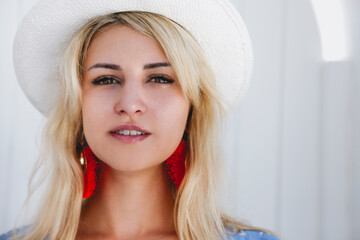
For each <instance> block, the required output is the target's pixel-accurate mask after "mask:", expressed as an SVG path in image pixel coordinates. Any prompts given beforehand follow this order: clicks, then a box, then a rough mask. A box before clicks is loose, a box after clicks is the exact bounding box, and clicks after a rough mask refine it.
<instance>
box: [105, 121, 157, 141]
mask: <svg viewBox="0 0 360 240" xmlns="http://www.w3.org/2000/svg"><path fill="white" fill-rule="evenodd" d="M120 130H136V131H140V132H143V133H146V134H145V135H136V136H132V135H119V134H116V133H115V132H117V131H120ZM110 134H111V136H113V137H114V138H115V139H117V140H119V141H120V142H123V143H136V142H140V141H143V140H145V139H146V138H147V137H149V136H150V134H151V133H150V132H149V131H147V130H146V129H144V128H142V127H139V126H137V125H134V124H127V125H120V126H117V127H115V128H113V129H112V130H110Z"/></svg>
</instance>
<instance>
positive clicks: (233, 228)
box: [18, 12, 269, 240]
mask: <svg viewBox="0 0 360 240" xmlns="http://www.w3.org/2000/svg"><path fill="white" fill-rule="evenodd" d="M118 25H123V26H129V27H131V28H133V29H135V30H137V31H139V32H140V33H143V34H145V35H146V36H149V37H151V38H153V39H155V40H156V41H158V42H159V44H160V45H161V47H162V48H163V50H164V52H165V54H166V56H167V58H168V60H169V62H170V64H171V66H172V68H173V69H174V71H175V73H176V75H177V78H178V79H179V82H180V85H181V89H182V91H183V93H184V94H185V95H186V96H187V97H188V98H189V99H190V101H191V110H190V113H189V118H188V123H187V132H188V146H189V151H188V154H187V157H186V163H187V169H186V174H185V177H184V179H183V181H182V184H181V186H180V188H179V189H178V190H176V188H175V187H173V193H174V194H173V197H174V200H175V207H174V222H175V229H176V233H177V236H178V238H179V239H180V240H195V239H207V240H219V239H225V238H226V236H227V235H228V234H234V233H238V232H239V231H241V230H261V231H265V232H269V231H267V230H265V229H260V228H255V227H251V226H248V225H245V224H243V223H241V222H239V221H237V220H235V219H233V218H231V217H229V216H227V215H226V214H224V213H223V211H222V209H221V207H220V204H219V203H218V201H217V194H218V192H217V189H218V187H219V184H218V183H220V182H221V181H220V180H221V179H222V170H221V169H222V166H223V164H222V163H221V159H220V154H219V147H218V146H219V144H218V142H217V139H218V136H219V135H218V134H219V129H220V128H219V127H220V126H221V122H222V119H221V116H223V114H224V110H223V107H222V106H223V104H222V102H221V97H220V96H219V94H218V92H217V90H216V84H215V78H214V74H213V72H212V70H211V67H210V66H209V64H208V62H207V60H206V58H205V56H204V53H203V51H202V49H201V47H200V45H199V44H198V43H197V42H196V40H195V39H194V37H193V36H192V35H191V33H190V32H188V31H187V30H186V29H185V28H184V27H182V26H181V25H179V24H178V23H176V22H174V21H172V20H170V19H169V18H166V17H164V16H161V15H158V14H154V13H148V12H121V13H113V14H108V15H104V16H100V17H97V18H94V19H91V20H90V21H89V22H88V23H87V24H85V25H84V26H83V27H82V28H81V29H80V30H79V31H77V32H76V33H75V35H74V36H73V38H72V40H71V42H70V44H69V45H68V47H67V49H66V50H65V51H64V55H63V58H62V62H61V64H60V82H61V83H60V84H61V88H60V89H61V93H60V97H59V99H58V102H57V106H56V107H55V108H54V110H53V112H52V113H51V115H50V116H49V119H48V121H47V124H46V126H45V128H44V131H43V136H42V142H41V149H40V150H41V151H40V156H39V159H38V161H37V163H36V166H35V168H34V170H33V173H32V177H31V180H30V183H29V196H28V199H29V198H30V197H31V195H32V194H33V192H34V191H35V190H36V188H37V187H38V186H39V184H41V182H42V181H43V179H44V178H46V177H49V179H50V184H49V187H48V189H47V191H46V195H44V199H43V203H42V205H41V206H42V207H41V210H40V211H39V212H38V215H37V216H36V219H35V221H34V222H33V224H32V225H31V226H30V227H29V228H28V229H27V231H26V232H25V236H21V235H18V237H20V238H22V239H27V240H30V239H32V240H35V239H45V238H46V239H49V240H55V239H75V237H76V234H77V230H78V226H79V221H80V213H81V210H82V206H83V204H84V201H86V200H83V198H82V196H83V189H84V180H83V172H82V168H81V165H80V162H79V151H78V150H77V146H79V143H80V142H81V137H82V114H81V101H82V71H83V68H82V66H83V63H84V60H85V58H86V55H87V50H88V47H89V45H90V42H91V40H92V38H93V36H94V35H95V34H97V33H98V32H100V31H104V30H106V29H107V28H110V27H113V26H118ZM40 169H42V170H43V171H40ZM39 172H40V175H41V176H43V177H42V178H39V181H37V182H34V176H35V175H36V174H38V173H39ZM28 199H27V201H28Z"/></svg>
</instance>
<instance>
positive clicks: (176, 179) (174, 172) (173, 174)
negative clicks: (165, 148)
mask: <svg viewBox="0 0 360 240" xmlns="http://www.w3.org/2000/svg"><path fill="white" fill-rule="evenodd" d="M186 153H187V146H186V141H185V140H184V139H183V140H181V142H180V144H179V146H178V147H177V148H176V150H175V152H174V153H173V154H172V155H171V156H170V157H169V158H168V159H167V160H166V162H165V169H166V170H167V173H168V175H169V177H170V179H171V181H172V182H173V183H174V184H175V185H176V189H179V187H180V184H181V182H182V180H183V178H184V176H185V169H186V166H185V158H186Z"/></svg>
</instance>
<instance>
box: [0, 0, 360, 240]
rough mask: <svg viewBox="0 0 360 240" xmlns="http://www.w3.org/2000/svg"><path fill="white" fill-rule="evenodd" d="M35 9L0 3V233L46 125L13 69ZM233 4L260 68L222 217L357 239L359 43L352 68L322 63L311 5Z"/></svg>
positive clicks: (347, 63) (232, 133) (352, 6)
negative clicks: (21, 29) (15, 46)
mask: <svg viewBox="0 0 360 240" xmlns="http://www.w3.org/2000/svg"><path fill="white" fill-rule="evenodd" d="M34 2H35V1H34V0H17V1H14V0H0V31H1V38H0V53H1V54H0V79H1V80H0V81H1V84H0V114H1V115H0V153H1V158H0V159H1V160H0V163H1V168H0V232H4V231H6V230H8V229H10V228H12V227H14V224H15V220H16V217H17V215H18V214H19V212H20V208H21V205H22V203H23V202H24V200H25V198H26V191H27V190H26V188H27V182H28V179H29V176H30V171H31V169H32V167H33V165H34V162H35V160H36V157H37V154H38V148H39V142H40V131H41V127H42V126H43V125H44V122H45V119H44V118H43V117H42V116H41V114H40V113H39V112H38V111H37V110H36V109H35V108H34V107H33V106H32V105H31V104H30V103H29V102H28V101H27V99H26V97H25V96H24V94H23V93H22V92H21V89H20V87H19V85H18V83H17V81H16V79H15V74H14V71H13V66H12V40H13V37H14V35H15V31H16V27H17V25H18V23H19V21H20V20H21V18H22V17H23V16H24V14H25V13H26V11H27V10H28V9H29V8H31V6H32V5H33V4H34ZM232 2H233V3H234V5H235V6H236V7H237V8H238V10H239V12H240V13H241V15H242V17H243V18H244V21H245V23H246V24H247V26H248V30H249V33H250V35H251V38H252V41H253V47H254V57H255V67H254V76H253V81H252V83H251V86H250V89H249V91H248V94H247V95H246V97H245V98H244V100H243V102H242V103H241V104H239V106H238V107H237V108H236V109H235V111H234V112H233V113H232V114H231V115H230V117H229V120H228V126H227V131H226V135H225V139H226V140H225V143H224V145H225V156H226V160H225V161H224V162H225V163H226V166H227V171H228V172H227V176H228V179H229V180H228V184H227V186H228V189H229V191H227V192H226V191H225V192H224V193H223V194H222V196H221V197H222V199H223V204H224V208H225V210H226V211H227V212H228V213H229V214H231V215H232V216H235V217H237V218H239V219H241V220H245V221H247V222H248V223H251V224H253V225H255V226H261V227H266V228H269V229H271V230H273V231H275V232H276V233H278V234H280V236H282V239H289V240H303V239H307V240H325V239H326V240H340V239H341V240H356V239H360V175H359V174H360V161H359V160H360V124H359V122H360V49H359V44H353V46H352V51H351V56H350V57H349V58H348V59H346V60H344V61H337V62H324V61H323V59H322V52H321V41H320V34H319V28H318V25H317V23H316V19H315V15H314V10H313V8H312V5H311V3H310V1H309V0H232ZM346 3H347V6H348V8H347V10H346V15H347V16H348V17H349V19H350V21H349V22H348V24H349V27H350V29H351V31H350V34H349V37H350V38H351V39H352V42H353V43H359V42H360V16H359V15H360V14H359V13H360V2H359V1H357V0H347V1H346ZM330 27H331V26H330ZM40 67H41V66H40ZM40 192H41V191H40ZM39 194H40V193H39ZM39 194H37V195H36V196H35V198H34V200H33V201H32V202H31V205H30V213H29V216H31V212H34V211H35V209H36V202H37V199H38V198H39ZM20 223H21V221H20Z"/></svg>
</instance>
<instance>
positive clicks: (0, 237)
mask: <svg viewBox="0 0 360 240" xmlns="http://www.w3.org/2000/svg"><path fill="white" fill-rule="evenodd" d="M28 227H29V226H24V227H20V228H16V229H12V230H10V231H8V232H6V233H3V234H1V235H0V240H8V239H10V238H11V237H12V236H13V232H14V230H15V232H16V233H17V234H20V233H23V232H24V231H25V230H26V229H27V228H28Z"/></svg>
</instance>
